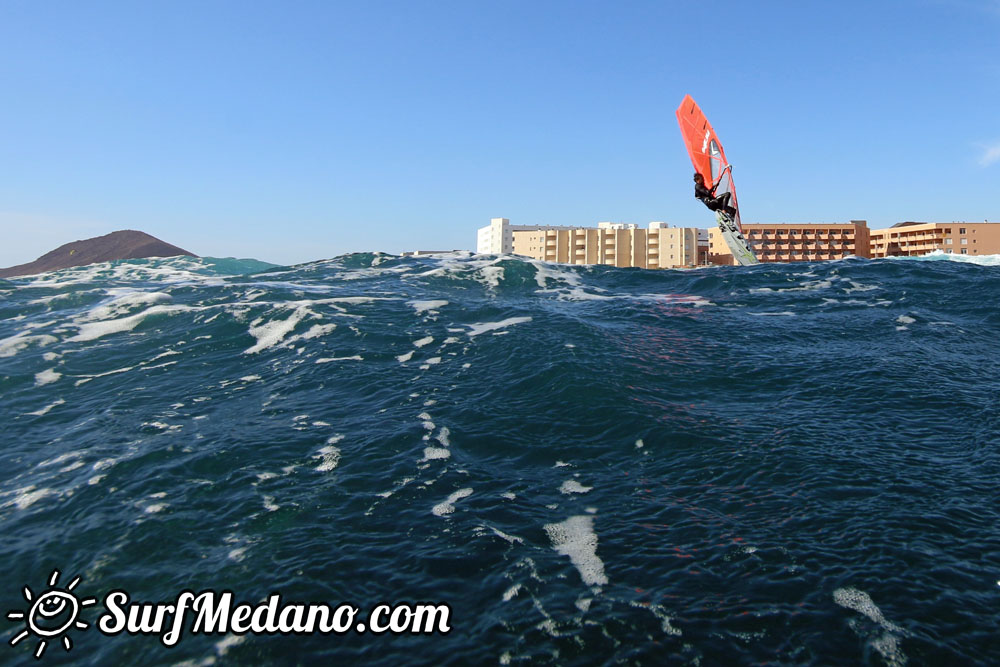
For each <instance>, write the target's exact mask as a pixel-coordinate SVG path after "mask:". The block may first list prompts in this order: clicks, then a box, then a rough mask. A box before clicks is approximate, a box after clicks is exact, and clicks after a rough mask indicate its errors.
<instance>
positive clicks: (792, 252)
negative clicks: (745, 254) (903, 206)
mask: <svg viewBox="0 0 1000 667" xmlns="http://www.w3.org/2000/svg"><path fill="white" fill-rule="evenodd" d="M742 227H743V234H744V235H745V236H746V238H747V241H748V242H749V244H750V248H751V249H752V250H753V251H754V254H756V255H757V259H759V260H760V261H761V262H815V261H821V260H829V259H841V258H843V257H847V256H849V255H855V256H857V257H869V256H870V247H869V244H870V240H869V237H870V231H869V229H868V223H867V222H866V221H864V220H851V221H850V222H849V223H817V222H805V223H779V224H763V223H747V222H744V223H743V225H742ZM708 261H709V263H711V264H733V263H734V261H733V254H732V252H731V251H730V250H729V246H728V245H727V244H726V241H725V239H723V238H722V233H721V232H720V230H719V228H718V227H714V228H712V229H709V230H708Z"/></svg>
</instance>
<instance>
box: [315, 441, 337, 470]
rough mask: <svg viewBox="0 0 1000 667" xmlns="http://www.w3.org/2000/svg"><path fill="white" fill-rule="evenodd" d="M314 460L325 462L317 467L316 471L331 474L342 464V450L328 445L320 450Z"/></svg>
mask: <svg viewBox="0 0 1000 667" xmlns="http://www.w3.org/2000/svg"><path fill="white" fill-rule="evenodd" d="M313 458H314V459H322V460H323V462H322V463H320V464H319V465H318V466H316V470H319V471H320V472H329V471H331V470H333V469H334V468H336V467H337V464H338V463H340V449H339V448H337V447H334V446H333V445H327V446H326V447H323V448H321V449H320V450H319V453H317V454H316V455H315V456H313Z"/></svg>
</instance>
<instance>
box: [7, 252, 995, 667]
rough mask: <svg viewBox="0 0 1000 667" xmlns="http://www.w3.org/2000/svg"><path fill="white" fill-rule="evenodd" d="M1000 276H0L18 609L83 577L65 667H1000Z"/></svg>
mask: <svg viewBox="0 0 1000 667" xmlns="http://www.w3.org/2000/svg"><path fill="white" fill-rule="evenodd" d="M998 259H1000V258H979V259H978V263H972V262H959V261H949V260H947V259H946V258H944V257H934V258H923V259H920V260H877V261H865V260H845V261H838V262H828V263H813V264H796V265H760V266H755V267H739V268H738V267H732V268H729V267H719V268H707V269H699V270H693V271H644V270H635V269H616V268H607V267H569V266H563V265H548V264H542V263H538V262H530V261H524V260H519V259H514V258H510V257H504V258H496V257H487V256H473V255H458V254H456V255H451V256H446V257H437V258H398V257H392V256H387V255H372V254H355V255H348V256H343V257H338V258H336V259H333V260H329V261H323V262H317V263H313V264H306V265H302V266H297V267H292V268H274V269H271V270H270V272H258V273H251V271H254V270H259V269H260V268H261V266H260V265H259V264H256V263H248V262H241V261H237V260H192V259H170V260H153V261H146V260H135V261H130V262H125V263H117V264H114V265H108V264H105V265H96V266H91V267H86V268H80V269H72V270H67V271H61V272H56V273H50V274H45V275H42V276H36V277H30V278H23V279H14V280H8V281H0V423H2V427H3V429H2V430H3V443H2V448H0V536H2V538H0V559H2V562H3V564H4V566H5V568H6V574H5V576H4V577H3V583H2V585H0V607H2V608H0V611H3V612H4V613H5V614H6V612H7V611H8V610H14V611H18V610H20V611H29V607H30V606H31V604H32V603H31V602H30V601H27V600H26V598H25V593H24V591H23V590H22V589H23V587H25V586H27V587H28V588H29V589H30V592H31V594H32V595H33V599H37V598H38V596H39V594H40V593H42V592H44V591H46V590H47V585H48V581H49V577H50V574H51V573H52V571H53V570H59V572H60V573H61V574H60V577H61V579H60V580H59V584H60V585H61V586H63V587H65V585H66V584H67V583H68V581H69V580H70V579H71V578H73V577H75V576H77V575H79V576H80V577H81V579H80V582H79V584H78V585H77V588H76V590H75V591H74V593H75V594H78V595H79V597H81V598H82V597H85V596H91V597H95V598H96V599H97V600H98V603H97V604H96V605H94V606H90V607H87V608H85V609H83V611H82V612H80V616H79V617H80V619H82V620H83V621H84V622H86V623H88V624H89V625H90V627H89V629H86V630H83V629H78V628H73V629H70V630H67V631H66V632H65V633H63V634H64V635H65V636H67V637H69V638H70V639H71V641H72V650H71V651H69V652H67V651H66V650H65V649H64V647H63V645H62V644H61V643H60V642H61V639H62V637H56V638H55V639H51V640H49V641H48V642H47V647H46V649H45V651H44V654H43V657H42V661H41V662H42V663H52V664H60V663H65V662H78V663H84V664H94V665H106V664H140V663H142V664H181V663H183V664H211V663H213V662H219V663H222V664H289V665H290V664H310V663H314V662H318V661H321V660H322V661H327V662H329V661H336V662H338V663H341V664H345V663H346V664H351V663H360V662H364V663H365V664H373V665H397V664H401V663H402V664H429V665H431V664H434V665H437V664H529V663H532V664H534V663H542V664H559V665H564V664H601V663H614V664H617V663H622V664H665V663H666V664H695V665H715V664H758V663H780V664H813V665H842V664H843V665H848V664H859V663H860V664H874V665H885V664H887V665H902V664H904V663H908V664H911V665H912V664H932V665H943V664H948V665H954V664H990V663H993V664H995V663H996V662H997V661H998V660H1000V639H998V631H1000V493H998V484H997V481H998V479H1000V423H998V416H997V415H998V411H1000V342H998V341H1000V308H998V305H997V301H998V297H1000V265H997V264H1000V261H998V262H994V260H998ZM112 589H124V590H126V591H127V592H128V593H129V594H130V595H131V597H132V599H133V600H139V601H147V602H158V601H162V602H166V601H173V600H174V599H175V598H176V597H177V595H178V594H179V593H180V592H181V591H182V590H184V589H191V590H193V591H202V590H206V589H215V590H222V589H229V590H231V591H233V593H234V595H235V597H236V598H237V599H238V600H239V601H245V602H249V603H253V604H256V603H258V602H261V601H262V600H264V599H265V598H266V597H267V596H268V595H269V594H271V593H272V592H280V593H281V594H282V596H283V598H284V599H285V600H292V601H299V602H310V601H311V602H327V603H330V604H332V605H335V604H339V603H343V602H349V603H351V604H353V605H355V606H357V607H360V608H361V609H362V610H370V609H371V608H373V607H374V606H375V605H377V604H379V603H383V602H387V603H390V604H396V603H410V604H415V603H432V602H433V603H446V604H449V605H450V607H451V617H450V626H451V631H450V632H449V633H447V634H444V635H442V634H435V635H432V636H421V635H410V634H404V635H399V636H396V635H393V634H382V635H373V634H371V633H366V634H358V633H348V634H346V635H342V636H337V635H332V636H329V635H328V636H322V635H310V636H254V635H244V636H238V635H234V634H227V635H216V636H205V635H198V634H188V635H187V636H185V637H184V638H183V639H182V640H181V641H180V643H178V644H177V645H176V646H173V647H171V648H167V647H164V646H163V645H162V644H161V643H160V642H159V639H158V638H157V637H155V636H135V637H130V636H127V635H124V634H122V635H119V636H116V637H105V636H103V635H102V634H100V633H99V632H98V631H97V629H96V628H95V627H94V626H95V621H96V620H97V618H98V617H99V615H100V614H101V613H103V611H104V607H103V599H104V595H105V594H106V593H107V592H109V591H111V590H112ZM0 622H2V623H3V625H2V626H0V630H2V632H0V641H2V642H3V644H2V645H0V662H3V663H4V664H25V663H29V662H33V660H32V657H31V656H32V654H33V653H34V651H35V650H36V648H37V646H38V644H39V642H40V641H41V639H42V638H41V637H40V636H37V635H34V634H30V635H29V636H26V637H24V638H23V639H22V640H21V641H19V642H18V643H17V644H16V645H15V646H9V645H7V643H8V642H10V641H11V640H13V639H15V638H16V637H17V636H18V635H19V634H20V633H22V631H23V630H24V629H25V628H26V627H27V626H26V620H21V619H20V618H13V619H11V618H7V617H6V616H5V617H4V618H3V619H2V621H0Z"/></svg>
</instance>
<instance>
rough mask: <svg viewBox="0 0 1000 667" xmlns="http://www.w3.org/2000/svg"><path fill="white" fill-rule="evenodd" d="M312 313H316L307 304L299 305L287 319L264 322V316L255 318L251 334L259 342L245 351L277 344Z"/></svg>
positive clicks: (254, 351)
mask: <svg viewBox="0 0 1000 667" xmlns="http://www.w3.org/2000/svg"><path fill="white" fill-rule="evenodd" d="M311 314H313V315H314V313H313V312H312V311H311V310H309V309H308V308H306V307H305V306H299V307H297V308H296V309H295V310H294V311H293V312H292V314H291V315H289V316H288V319H285V320H271V321H269V322H264V319H263V318H258V319H256V320H254V321H253V322H252V323H251V324H250V335H251V336H253V337H254V338H256V339H257V343H256V344H255V345H252V346H251V347H248V348H247V349H246V350H244V351H243V353H244V354H256V353H257V352H260V351H261V350H266V349H267V348H269V347H273V346H275V345H277V344H278V343H280V342H281V341H282V340H283V339H284V338H285V336H287V335H288V334H289V333H291V332H292V330H293V329H295V327H296V326H297V325H298V323H299V322H301V321H302V320H303V319H304V318H305V317H306V316H307V315H311Z"/></svg>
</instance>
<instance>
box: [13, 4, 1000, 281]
mask: <svg viewBox="0 0 1000 667" xmlns="http://www.w3.org/2000/svg"><path fill="white" fill-rule="evenodd" d="M709 9H711V10H712V12H711V13H707V10H709ZM0 89H2V90H3V91H4V94H3V97H2V100H3V102H2V104H0V228H2V230H3V236H4V243H3V244H0V266H7V265H11V264H17V263H22V262H27V261H31V260H33V259H35V258H36V257H38V256H39V255H41V254H42V253H44V252H46V251H48V250H50V249H52V248H54V247H56V246H58V245H60V244H62V243H65V242H68V241H72V240H76V239H80V238H87V237H90V236H95V235H99V234H104V233H107V232H110V231H114V230H116V229H140V230H143V231H146V232H149V233H150V234H153V235H155V236H158V237H159V238H161V239H163V240H165V241H168V242H170V243H174V244H176V245H179V246H181V247H183V248H186V249H188V250H190V251H192V252H195V253H197V254H202V255H208V256H237V257H255V258H258V259H263V260H267V261H272V262H276V263H295V262H303V261H309V260H313V259H320V258H325V257H332V256H335V255H338V254H341V253H345V252H353V251H364V250H382V251H386V252H394V253H395V252H401V251H404V250H412V249H418V248H421V249H452V248H466V249H474V246H475V232H476V228H477V227H480V226H482V225H485V224H487V223H488V222H489V219H490V218H491V217H498V216H503V217H507V218H510V219H511V222H512V223H515V224H536V223H537V224H564V225H586V226H592V225H596V223H597V222H599V221H602V220H612V221H626V222H637V223H640V224H641V225H645V223H647V222H649V221H650V220H665V221H667V222H670V223H673V224H678V225H687V226H699V227H707V226H709V225H710V224H714V219H713V217H712V215H711V213H710V212H709V211H707V210H706V209H705V208H704V207H703V206H702V205H701V204H700V203H698V202H697V201H696V200H694V198H693V196H692V184H691V171H692V170H691V165H690V162H689V161H688V158H687V155H686V153H685V151H684V147H683V143H682V141H681V138H680V134H679V132H678V129H677V125H676V121H675V119H674V110H675V109H676V107H677V105H678V104H679V103H680V101H681V99H682V98H683V97H684V95H685V94H688V93H690V94H691V95H692V96H693V97H694V98H695V100H697V101H698V103H699V104H700V105H701V107H702V109H704V111H705V113H706V114H707V115H708V117H709V119H710V120H711V122H712V124H713V125H714V126H715V128H716V131H717V132H718V133H719V136H720V137H721V139H722V141H723V143H724V145H725V148H726V153H727V155H728V157H729V158H730V160H732V162H733V164H734V178H735V182H736V186H737V189H738V192H739V195H740V204H741V209H742V213H743V219H744V220H745V221H747V222H808V221H817V222H820V221H828V222H839V221H846V220H849V219H866V220H868V221H869V226H871V227H872V228H878V227H885V226H889V225H891V224H893V223H895V222H898V221H901V220H928V221H952V220H964V221H970V222H972V221H982V220H986V219H989V220H991V221H998V220H1000V203H998V202H1000V197H998V196H997V195H998V194H1000V1H997V0H964V1H961V0H960V1H952V2H946V1H938V0H934V1H931V0H906V1H900V2H895V1H883V2H880V1H878V0H875V1H873V2H854V1H847V2H843V1H838V2H810V1H799V2H791V1H788V2H766V1H765V2H746V1H745V0H744V1H741V2H726V1H722V2H718V1H717V2H712V3H693V2H692V3H681V2H667V1H663V2H588V1H574V2H540V1H537V0H536V1H533V2H516V1H494V2H485V1H476V0H466V1H462V2H451V1H444V0H441V1H434V2H421V1H417V0H410V1H408V2H380V1H377V0H376V1H370V2H362V1H360V0H359V1H357V2H343V3H341V2H333V1H328V2H309V1H305V0H301V1H295V2H281V3H279V2H245V1H240V2H220V1H214V0H199V1H196V2H187V1H172V2H165V1H164V2H139V3H137V2H98V1H88V2H77V1H75V0H73V1H64V2H55V1H39V0H0Z"/></svg>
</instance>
